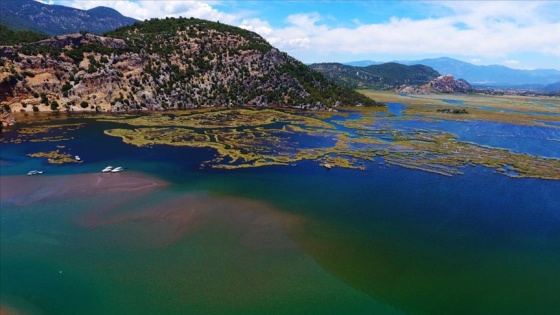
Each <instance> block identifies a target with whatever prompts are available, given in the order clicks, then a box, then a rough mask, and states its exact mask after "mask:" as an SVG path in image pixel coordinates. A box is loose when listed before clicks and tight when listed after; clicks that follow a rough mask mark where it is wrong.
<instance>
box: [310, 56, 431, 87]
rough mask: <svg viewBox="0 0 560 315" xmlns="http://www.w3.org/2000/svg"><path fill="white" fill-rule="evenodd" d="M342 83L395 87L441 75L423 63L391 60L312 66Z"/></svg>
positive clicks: (358, 85)
mask: <svg viewBox="0 0 560 315" xmlns="http://www.w3.org/2000/svg"><path fill="white" fill-rule="evenodd" d="M310 67H311V68H312V69H314V70H316V71H319V72H321V73H323V74H324V75H325V76H327V77H329V78H331V79H333V80H335V81H336V82H338V83H340V84H345V85H347V86H350V87H353V88H394V87H398V86H401V85H423V84H426V83H428V82H430V81H431V80H433V79H435V78H437V77H439V76H440V74H439V73H438V72H437V71H435V70H434V69H432V68H430V67H428V66H423V65H412V66H405V65H402V64H398V63H394V62H389V63H384V64H380V65H370V66H367V67H355V66H349V65H344V64H340V63H317V64H312V65H311V66H310Z"/></svg>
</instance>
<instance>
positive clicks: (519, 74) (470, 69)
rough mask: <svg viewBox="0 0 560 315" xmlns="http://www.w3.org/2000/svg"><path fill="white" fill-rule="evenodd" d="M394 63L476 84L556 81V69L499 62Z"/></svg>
mask: <svg viewBox="0 0 560 315" xmlns="http://www.w3.org/2000/svg"><path fill="white" fill-rule="evenodd" d="M395 62H397V63H400V64H404V65H416V64H420V65H425V66H429V67H432V68H434V69H435V70H436V71H438V72H439V73H441V74H451V75H453V76H454V77H456V78H462V79H465V80H467V81H468V82H469V83H471V84H473V85H478V86H490V87H492V86H495V87H498V86H499V87H505V86H508V87H514V86H518V85H528V84H531V85H534V86H533V87H536V88H538V89H542V88H543V87H544V86H546V85H550V84H554V83H558V82H560V71H558V70H554V69H537V70H519V69H511V68H508V67H505V66H499V65H491V66H478V65H473V64H471V63H468V62H464V61H460V60H456V59H452V58H447V57H442V58H435V59H423V60H414V61H395ZM379 64H382V62H377V61H369V60H362V61H354V62H348V63H345V65H349V66H356V67H366V66H370V65H379ZM535 85H536V86H535Z"/></svg>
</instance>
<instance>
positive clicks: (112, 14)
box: [0, 0, 137, 36]
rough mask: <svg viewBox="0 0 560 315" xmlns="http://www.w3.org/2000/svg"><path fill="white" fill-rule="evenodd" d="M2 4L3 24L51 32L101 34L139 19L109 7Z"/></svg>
mask: <svg viewBox="0 0 560 315" xmlns="http://www.w3.org/2000/svg"><path fill="white" fill-rule="evenodd" d="M0 6H1V10H0V20H1V21H2V24H5V25H7V26H8V27H9V28H11V29H14V30H27V31H34V32H38V33H43V34H47V35H51V36H52V35H63V34H69V33H77V32H79V31H88V32H92V33H96V34H101V33H104V32H107V31H110V30H114V29H116V28H118V27H122V26H125V25H130V24H132V23H134V22H136V21H137V20H135V19H133V18H129V17H126V16H123V15H121V14H120V13H119V12H118V11H115V10H113V9H111V8H107V7H97V8H93V9H90V10H80V9H74V8H70V7H65V6H61V5H48V4H44V3H41V2H37V1H33V0H2V4H1V5H0Z"/></svg>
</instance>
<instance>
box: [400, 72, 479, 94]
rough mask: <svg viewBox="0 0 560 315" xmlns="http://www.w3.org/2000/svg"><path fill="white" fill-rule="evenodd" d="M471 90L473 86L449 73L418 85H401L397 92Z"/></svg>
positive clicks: (455, 91) (467, 91)
mask: <svg viewBox="0 0 560 315" xmlns="http://www.w3.org/2000/svg"><path fill="white" fill-rule="evenodd" d="M472 91H473V88H472V86H471V85H470V84H469V83H468V82H467V81H465V80H463V79H459V80H455V78H454V77H453V76H452V75H450V74H447V75H442V76H439V77H437V78H435V79H433V80H431V81H430V82H428V83H426V84H424V85H421V86H419V87H418V86H406V85H403V86H401V87H399V88H398V89H397V92H398V93H407V94H429V93H469V92H472Z"/></svg>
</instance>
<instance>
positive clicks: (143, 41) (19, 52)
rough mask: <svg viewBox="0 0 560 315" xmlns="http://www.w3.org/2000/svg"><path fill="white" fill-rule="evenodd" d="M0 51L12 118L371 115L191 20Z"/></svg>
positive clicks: (249, 37)
mask: <svg viewBox="0 0 560 315" xmlns="http://www.w3.org/2000/svg"><path fill="white" fill-rule="evenodd" d="M108 35H110V36H111V37H109V36H97V35H93V34H87V33H81V34H79V33H78V34H70V35H64V36H57V37H54V38H50V39H46V40H43V41H40V42H37V43H33V44H29V45H21V46H15V47H0V82H1V83H0V92H1V95H0V105H7V106H10V108H11V109H12V110H18V111H19V110H24V111H32V110H34V111H48V110H70V111H77V110H97V111H123V110H142V109H155V110H158V109H167V108H194V107H206V106H297V107H306V108H317V109H320V108H327V107H331V106H336V105H356V104H363V105H376V103H375V102H374V101H372V100H370V99H368V98H366V97H364V96H363V95H361V94H359V93H357V92H354V91H353V90H351V89H349V88H344V87H340V86H338V85H337V84H335V83H334V82H333V81H330V80H328V79H326V78H325V77H323V76H322V75H321V74H319V73H317V72H314V71H312V70H311V69H309V68H308V67H306V66H305V65H303V64H302V63H301V62H299V61H297V60H295V59H294V58H292V57H290V56H288V55H287V54H285V53H282V52H280V51H278V50H277V49H275V48H273V47H271V46H270V45H268V43H266V41H264V40H263V39H262V38H260V36H258V35H257V34H255V33H252V32H248V31H245V30H241V29H238V28H234V27H230V26H225V25H221V24H219V23H213V22H208V21H203V20H197V19H166V20H152V21H148V22H142V23H137V24H135V25H133V26H130V27H127V28H124V29H120V30H118V31H116V32H112V33H110V34H108Z"/></svg>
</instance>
